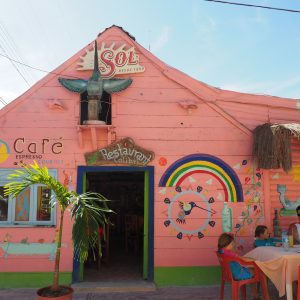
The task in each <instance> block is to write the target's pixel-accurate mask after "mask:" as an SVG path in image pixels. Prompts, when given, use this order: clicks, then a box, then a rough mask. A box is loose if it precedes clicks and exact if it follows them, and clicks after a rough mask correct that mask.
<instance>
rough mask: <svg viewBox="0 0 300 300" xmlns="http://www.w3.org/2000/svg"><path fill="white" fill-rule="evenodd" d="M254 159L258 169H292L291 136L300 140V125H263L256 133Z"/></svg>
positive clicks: (256, 129)
mask: <svg viewBox="0 0 300 300" xmlns="http://www.w3.org/2000/svg"><path fill="white" fill-rule="evenodd" d="M253 134H254V141H253V157H254V160H255V161H256V163H257V166H258V168H262V169H278V168H282V169H283V170H284V171H285V172H288V171H290V170H291V169H292V154H291V136H296V137H297V138H300V124H274V125H272V124H269V123H266V124H263V125H260V126H257V127H256V128H255V129H254V131H253Z"/></svg>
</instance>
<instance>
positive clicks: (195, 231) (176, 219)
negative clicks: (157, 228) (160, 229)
mask: <svg viewBox="0 0 300 300" xmlns="http://www.w3.org/2000/svg"><path fill="white" fill-rule="evenodd" d="M202 190H203V188H202V187H201V186H197V188H196V191H193V190H185V191H183V190H182V188H181V187H180V186H177V187H176V188H175V191H176V194H175V195H174V196H173V197H172V198H171V199H170V198H167V197H166V198H165V199H164V203H165V204H167V205H168V208H167V210H166V211H165V213H166V216H167V217H168V219H167V220H165V221H164V226H165V227H168V226H170V225H171V226H172V227H173V228H174V229H175V231H176V232H177V238H178V239H180V240H181V239H182V238H183V235H184V234H185V235H186V236H187V237H188V239H189V240H190V239H191V238H192V237H193V236H197V237H198V238H199V239H201V238H203V237H204V236H205V233H206V231H205V230H206V228H207V226H210V227H214V226H215V223H216V222H215V221H214V220H213V216H214V215H215V214H216V211H215V210H214V209H213V207H212V206H213V203H214V202H215V200H214V198H213V197H206V196H205V195H204V194H203V193H202Z"/></svg>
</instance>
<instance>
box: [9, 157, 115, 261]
mask: <svg viewBox="0 0 300 300" xmlns="http://www.w3.org/2000/svg"><path fill="white" fill-rule="evenodd" d="M21 167H22V169H21V170H16V171H15V172H14V173H12V174H10V175H9V178H10V179H12V180H14V181H12V182H10V183H8V184H6V185H5V187H4V191H5V192H4V194H5V195H6V196H8V195H10V196H12V197H16V196H18V195H19V194H20V193H22V191H23V190H25V189H26V188H27V187H29V186H30V185H32V184H44V185H46V186H47V187H48V188H50V189H51V190H52V191H53V192H54V193H55V196H54V197H52V198H51V203H52V205H55V204H58V205H59V207H60V209H61V214H64V212H65V210H66V208H67V207H68V206H70V212H71V217H72V218H73V220H74V225H73V232H72V237H73V242H74V251H75V255H76V254H77V255H78V257H79V258H80V260H81V261H85V260H86V259H87V256H88V251H89V249H90V248H92V247H94V246H95V245H98V243H99V242H100V240H99V233H98V230H99V227H105V224H107V222H108V220H107V217H106V215H107V214H108V213H111V212H112V210H110V209H109V208H108V205H107V203H108V200H107V199H106V198H105V197H104V196H102V195H101V194H98V193H91V192H88V193H84V194H80V195H78V194H77V193H76V192H74V191H71V192H69V191H68V190H67V189H66V188H65V187H64V186H63V185H62V184H61V183H60V182H59V181H58V180H57V179H55V178H53V177H52V176H50V175H49V172H48V169H47V167H40V166H39V165H38V164H37V163H36V162H34V163H33V164H31V165H29V166H27V165H26V164H21ZM100 248H101V247H100Z"/></svg>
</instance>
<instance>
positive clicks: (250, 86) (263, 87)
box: [220, 76, 300, 98]
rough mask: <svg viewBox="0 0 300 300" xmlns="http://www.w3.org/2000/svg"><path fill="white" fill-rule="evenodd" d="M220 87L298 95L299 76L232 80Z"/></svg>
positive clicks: (279, 94) (299, 88) (259, 92)
mask: <svg viewBox="0 0 300 300" xmlns="http://www.w3.org/2000/svg"><path fill="white" fill-rule="evenodd" d="M220 88H221V89H225V90H231V91H237V92H242V93H254V94H266V95H273V96H279V97H290V98H299V97H300V76H295V77H291V78H288V79H286V80H283V81H279V82H278V81H272V82H270V81H266V82H233V83H225V84H223V85H221V86H220Z"/></svg>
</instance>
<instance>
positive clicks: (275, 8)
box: [203, 0, 300, 13]
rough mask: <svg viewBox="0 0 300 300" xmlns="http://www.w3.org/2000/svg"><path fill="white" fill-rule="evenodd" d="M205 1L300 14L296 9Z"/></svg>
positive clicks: (215, 0) (219, 0) (214, 0)
mask: <svg viewBox="0 0 300 300" xmlns="http://www.w3.org/2000/svg"><path fill="white" fill-rule="evenodd" d="M203 1H207V2H217V3H222V4H230V5H238V6H247V7H254V8H264V9H271V10H280V11H285V12H292V13H300V10H295V9H287V8H279V7H272V6H264V5H255V4H248V3H239V2H229V1H221V0H203Z"/></svg>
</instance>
